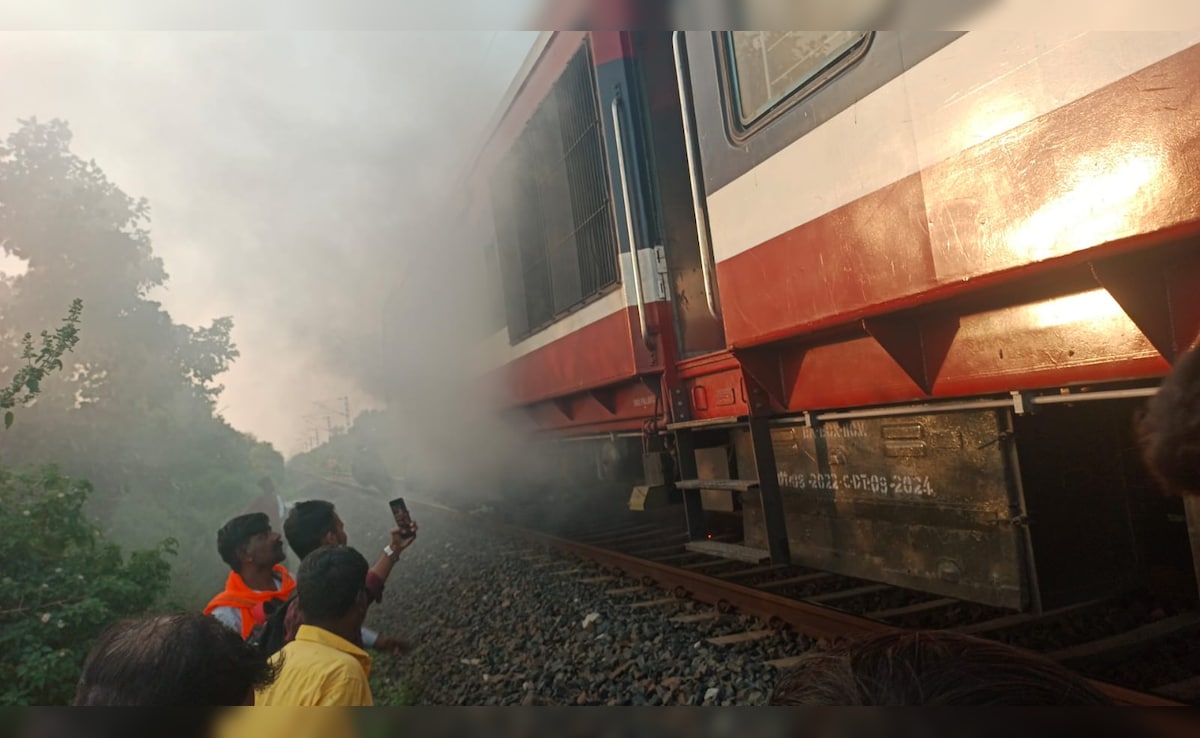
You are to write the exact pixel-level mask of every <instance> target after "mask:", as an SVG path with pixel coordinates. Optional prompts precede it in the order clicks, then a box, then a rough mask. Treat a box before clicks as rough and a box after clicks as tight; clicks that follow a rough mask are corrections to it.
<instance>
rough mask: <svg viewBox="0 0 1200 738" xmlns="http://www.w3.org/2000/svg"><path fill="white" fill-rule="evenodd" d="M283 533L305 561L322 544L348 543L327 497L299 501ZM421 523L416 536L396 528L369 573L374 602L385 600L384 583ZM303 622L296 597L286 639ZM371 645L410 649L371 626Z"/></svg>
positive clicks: (367, 633)
mask: <svg viewBox="0 0 1200 738" xmlns="http://www.w3.org/2000/svg"><path fill="white" fill-rule="evenodd" d="M283 532H284V535H286V536H287V541H288V545H289V546H291V548H292V551H294V552H295V553H296V556H297V557H299V558H300V560H301V561H303V560H304V558H305V557H307V556H308V555H309V554H310V553H312V552H313V551H315V550H317V549H318V548H321V547H322V546H345V545H346V542H347V537H346V528H345V525H344V524H343V523H342V519H341V517H339V516H338V514H337V509H336V508H335V507H334V505H333V503H332V502H327V501H325V500H309V501H307V502H298V503H296V504H295V505H294V506H293V507H292V509H291V511H290V512H289V513H288V516H287V519H286V520H285V521H284V523H283ZM416 532H417V526H416V524H415V523H414V524H413V528H412V535H410V536H409V537H407V538H405V537H403V536H402V535H401V531H400V529H399V528H392V531H391V535H392V540H391V543H390V544H389V545H388V546H386V547H385V548H384V550H383V554H382V555H381V556H380V557H379V560H378V561H376V562H375V565H374V566H373V567H371V569H370V570H369V571H368V572H367V577H366V590H367V597H368V599H369V600H370V601H371V602H381V601H382V600H383V586H384V582H385V581H387V578H388V576H389V575H390V574H391V573H392V567H393V566H395V564H396V561H398V560H399V558H400V554H401V553H403V552H404V550H405V549H407V548H408V547H409V546H411V545H412V544H413V542H414V541H416V539H417V537H416ZM302 624H303V616H302V614H301V611H300V608H299V607H298V605H297V601H296V600H292V602H291V604H290V605H289V606H288V612H287V617H286V620H285V628H284V631H285V635H284V642H285V643H287V642H291V641H292V640H293V639H294V638H295V636H296V631H297V630H298V629H299V627H300V625H302ZM356 645H362V646H366V647H368V648H375V649H377V650H380V651H386V650H401V651H402V650H406V648H407V644H405V643H403V642H402V641H399V640H398V639H395V638H390V637H388V636H378V635H376V634H375V633H374V632H373V631H371V630H370V629H368V628H363V642H362V643H361V644H356Z"/></svg>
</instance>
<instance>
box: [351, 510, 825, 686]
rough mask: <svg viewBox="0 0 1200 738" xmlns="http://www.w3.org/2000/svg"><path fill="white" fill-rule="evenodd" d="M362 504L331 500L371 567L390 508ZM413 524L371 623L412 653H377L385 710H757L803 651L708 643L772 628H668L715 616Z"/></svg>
mask: <svg viewBox="0 0 1200 738" xmlns="http://www.w3.org/2000/svg"><path fill="white" fill-rule="evenodd" d="M331 497H333V496H332V495H331ZM364 499H365V498H363V497H362V496H357V495H356V494H355V493H353V492H349V493H345V492H343V493H342V494H341V495H340V497H339V498H336V499H334V501H335V502H336V503H337V504H338V507H339V510H340V511H341V513H342V516H343V518H344V519H345V520H346V523H347V531H348V533H349V535H350V543H351V545H354V546H356V547H359V548H360V550H362V551H363V553H364V555H366V556H367V557H368V559H372V560H373V558H374V557H375V556H377V552H378V549H379V548H380V547H382V545H383V537H382V532H383V531H386V527H387V518H386V506H383V508H382V509H383V512H384V513H385V514H384V515H380V514H379V511H378V510H375V509H374V506H369V505H368V506H363V505H362V503H363V502H364ZM413 515H414V517H416V518H417V519H418V522H419V523H420V526H421V532H420V537H419V539H418V541H417V542H416V543H415V544H414V545H413V546H412V547H411V548H410V549H409V550H408V551H406V552H405V553H404V555H403V556H402V557H401V560H400V563H399V564H397V566H396V569H395V571H394V572H393V573H392V576H391V579H390V581H389V582H388V587H387V593H386V596H385V600H384V602H383V604H382V605H379V606H375V607H374V608H372V612H371V615H370V618H369V620H368V622H369V624H370V625H372V626H373V627H375V628H377V629H378V630H380V631H381V632H385V633H388V634H389V635H396V636H400V637H403V638H406V639H409V640H411V641H413V642H414V643H415V644H416V649H415V650H414V652H413V653H411V654H408V655H406V656H389V655H377V656H376V660H375V667H374V674H373V680H372V681H373V685H374V689H375V693H376V700H377V701H378V702H379V703H380V704H388V703H392V704H425V705H663V704H667V705H674V704H683V705H702V704H710V705H761V704H765V703H766V701H767V699H768V697H769V695H770V691H771V688H772V686H773V685H774V682H775V680H776V678H777V673H776V670H775V669H774V668H773V667H770V666H767V665H765V664H764V663H763V662H764V661H767V660H770V659H777V658H782V657H785V656H791V655H795V654H797V653H800V652H801V651H802V650H803V649H804V648H806V646H807V644H806V642H805V641H804V639H802V638H800V637H798V636H795V635H793V634H790V633H781V634H773V635H772V636H771V637H769V638H765V639H762V640H757V641H752V642H748V643H740V644H735V645H727V646H716V645H712V644H710V643H708V642H707V640H706V639H707V638H711V637H714V636H719V635H726V634H730V633H738V632H742V631H747V630H756V629H761V628H763V627H764V626H763V625H762V624H761V623H757V622H755V621H754V620H753V619H751V618H745V617H739V616H723V617H720V618H718V619H715V620H708V621H703V622H699V623H673V622H670V618H671V617H672V616H674V615H684V614H696V613H700V612H706V611H708V610H709V608H707V607H706V606H703V605H697V604H694V603H690V602H682V603H678V604H673V605H666V606H655V607H647V608H643V609H634V608H631V607H630V605H631V604H632V603H634V602H637V601H639V600H652V599H662V598H664V597H666V596H667V593H665V592H663V591H661V590H658V589H656V588H648V589H645V590H643V591H641V592H637V593H631V594H625V595H609V594H606V590H610V589H619V588H624V587H633V586H637V585H638V584H639V583H638V582H636V581H633V580H627V579H626V580H621V579H617V580H612V581H608V582H603V583H585V582H581V581H579V580H581V579H587V578H589V577H595V576H599V575H601V573H602V572H600V571H599V570H598V569H597V568H596V567H594V566H593V565H591V564H587V563H583V562H580V561H578V560H576V559H571V558H566V557H562V556H560V555H559V554H557V553H553V552H544V551H539V550H538V549H536V548H534V547H533V546H530V545H528V544H525V543H523V542H519V541H515V540H511V539H508V538H505V537H503V536H501V535H500V534H498V533H495V532H492V531H489V530H486V529H485V528H483V527H481V526H476V525H473V524H471V523H467V522H462V520H461V518H459V517H457V516H454V515H451V514H449V513H445V512H439V511H431V510H429V509H423V508H419V507H417V506H416V505H414V506H413ZM377 529H381V530H377ZM535 559H536V560H535ZM576 568H579V569H581V571H577V572H573V573H561V572H564V571H567V570H571V569H576Z"/></svg>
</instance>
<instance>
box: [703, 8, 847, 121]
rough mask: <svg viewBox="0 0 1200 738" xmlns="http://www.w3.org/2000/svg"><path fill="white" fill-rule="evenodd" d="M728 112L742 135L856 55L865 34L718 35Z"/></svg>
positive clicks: (827, 77)
mask: <svg viewBox="0 0 1200 738" xmlns="http://www.w3.org/2000/svg"><path fill="white" fill-rule="evenodd" d="M722 36H723V38H724V44H723V46H724V49H723V51H724V55H725V57H726V59H727V62H728V63H727V64H726V66H727V68H728V71H727V75H728V82H729V85H728V87H729V93H730V98H731V100H730V103H731V104H730V108H731V110H732V111H733V112H734V113H735V115H734V116H732V117H733V118H734V122H735V123H736V124H737V125H736V128H737V129H738V131H740V132H742V133H746V132H748V131H750V130H751V129H753V128H754V127H756V125H759V124H761V123H765V121H766V120H767V119H768V118H769V117H770V116H771V114H772V113H773V112H775V111H777V110H779V109H780V108H782V107H783V106H784V104H785V103H789V102H795V101H798V100H800V99H802V98H804V97H807V96H808V95H809V94H811V93H813V92H814V91H816V90H817V89H818V88H820V87H821V86H822V85H824V84H825V83H826V82H828V81H829V80H830V79H832V78H833V77H834V76H836V75H837V74H838V73H840V72H841V71H843V70H844V69H846V68H847V67H849V66H850V65H851V64H853V63H854V62H855V61H857V60H858V59H859V58H861V57H862V55H863V54H864V53H865V52H866V50H867V46H868V44H869V41H870V34H868V33H861V32H858V31H729V32H726V33H724V34H722Z"/></svg>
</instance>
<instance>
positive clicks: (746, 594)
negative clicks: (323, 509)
mask: <svg viewBox="0 0 1200 738" xmlns="http://www.w3.org/2000/svg"><path fill="white" fill-rule="evenodd" d="M300 473H301V474H304V475H305V476H309V477H313V478H315V479H320V480H322V481H324V482H328V483H330V484H334V485H337V486H340V487H347V488H349V489H353V490H356V491H358V492H360V493H365V494H369V495H371V496H372V497H376V496H377V494H378V493H376V492H375V491H374V490H371V489H368V488H365V487H361V486H359V485H357V484H351V483H348V482H343V481H339V480H335V479H329V478H327V477H322V476H318V475H316V474H311V473H308V472H300ZM406 499H407V501H408V502H409V504H410V505H417V506H420V507H427V508H430V509H436V510H441V511H443V512H450V513H453V514H455V515H457V516H460V517H462V518H466V519H469V520H472V521H474V522H475V523H477V524H486V526H487V527H489V528H492V529H494V530H496V531H499V532H504V533H507V534H509V535H512V536H514V537H516V538H520V539H524V540H526V541H529V542H530V543H533V544H537V545H541V546H544V547H546V548H551V549H555V550H557V551H561V552H564V553H569V554H573V555H575V556H578V557H580V558H584V559H588V560H590V561H593V562H595V563H597V564H599V565H600V566H602V567H606V568H608V569H610V570H614V571H617V572H619V573H620V574H621V575H623V576H627V577H632V578H635V579H643V581H644V580H645V579H646V578H648V579H650V580H652V581H653V582H654V583H655V584H656V585H657V586H659V587H662V588H663V589H665V590H668V591H672V590H673V591H674V592H675V593H676V594H677V595H682V596H685V597H689V598H691V599H693V600H697V601H700V602H704V603H706V604H709V605H712V606H714V607H716V608H717V609H718V610H722V611H726V610H729V609H730V608H734V609H736V610H737V611H738V612H740V613H745V614H748V615H753V616H755V617H758V618H761V619H762V620H764V621H765V622H767V623H769V624H771V625H772V626H776V627H778V626H781V625H787V626H788V627H790V628H792V629H793V630H795V631H796V632H798V633H800V634H802V635H806V636H808V637H810V638H818V639H833V638H842V637H846V636H866V635H875V634H881V633H887V632H896V631H898V630H901V629H900V628H897V627H896V626H893V625H888V624H887V623H883V622H880V621H878V620H871V619H869V618H864V617H862V616H859V615H852V614H850V613H845V612H841V611H839V610H834V609H831V608H827V607H821V606H820V605H815V604H811V603H808V602H804V601H802V600H795V599H790V598H787V597H781V596H779V595H775V594H772V593H770V592H764V591H762V590H758V589H753V588H751V587H746V586H744V585H740V584H736V583H734V582H731V581H727V580H723V579H717V578H714V577H710V576H706V575H704V574H699V573H697V572H695V571H691V570H687V569H678V568H675V567H673V566H668V565H666V564H662V563H659V562H656V561H649V560H646V559H640V558H638V557H636V556H631V555H629V554H624V553H621V552H619V551H612V550H609V549H605V548H600V547H597V546H592V545H588V544H586V543H578V542H576V541H571V540H567V539H565V538H560V537H558V536H554V535H550V534H549V533H542V532H540V531H534V530H530V529H528V528H521V527H519V526H515V525H511V524H508V523H501V522H497V521H495V520H483V519H480V518H477V517H474V516H471V515H469V514H468V513H465V512H463V511H461V510H455V509H453V508H450V507H446V506H445V505H439V504H437V503H435V502H430V501H428V500H423V499H420V498H415V497H406ZM1087 681H1088V683H1089V684H1091V685H1092V686H1093V687H1095V688H1096V689H1097V690H1099V691H1100V692H1101V693H1102V694H1104V695H1105V696H1106V697H1108V698H1109V699H1110V700H1112V701H1113V702H1114V703H1115V704H1117V705H1121V706H1125V707H1183V706H1184V705H1183V704H1182V703H1180V702H1175V701H1173V700H1169V699H1166V698H1164V697H1159V696H1157V695H1153V694H1148V693H1145V692H1138V691H1136V690H1133V689H1128V688H1126V687H1119V686H1117V685H1115V684H1109V683H1107V682H1101V681H1097V680H1095V679H1088V680H1087Z"/></svg>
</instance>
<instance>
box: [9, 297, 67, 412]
mask: <svg viewBox="0 0 1200 738" xmlns="http://www.w3.org/2000/svg"><path fill="white" fill-rule="evenodd" d="M82 312H83V301H82V300H79V299H76V300H75V301H74V302H72V303H71V309H70V311H69V312H68V313H67V317H66V318H64V319H63V325H62V326H61V327H60V328H59V329H58V330H56V331H55V332H54V334H53V335H51V333H50V332H49V331H42V348H41V349H35V348H34V347H33V335H32V334H29V333H26V334H25V336H24V338H22V339H21V358H22V359H23V360H24V361H25V366H23V367H21V368H20V369H18V370H17V373H16V374H14V375H13V378H12V381H11V382H10V383H9V386H8V387H0V410H5V411H7V412H5V413H4V428H5V430H7V429H9V428H11V427H12V424H13V412H12V410H11V408H13V407H15V406H16V405H17V404H25V403H27V402H29V401H30V400H32V399H33V398H35V397H37V396H38V394H39V393H40V392H41V389H42V386H41V385H42V380H43V379H45V378H46V375H48V374H49V373H50V372H52V371H62V368H63V363H62V357H63V354H65V353H67V352H68V351H70V350H71V349H73V348H75V344H77V343H79V327H78V326H79V316H80V314H81V313H82Z"/></svg>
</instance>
